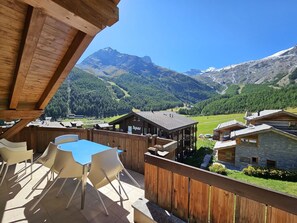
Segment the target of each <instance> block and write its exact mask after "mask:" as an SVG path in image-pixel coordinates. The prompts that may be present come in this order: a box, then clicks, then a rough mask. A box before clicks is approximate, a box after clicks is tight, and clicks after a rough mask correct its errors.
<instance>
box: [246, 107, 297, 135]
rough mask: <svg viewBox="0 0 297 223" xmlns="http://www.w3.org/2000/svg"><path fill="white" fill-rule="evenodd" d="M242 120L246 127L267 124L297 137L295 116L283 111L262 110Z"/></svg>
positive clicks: (296, 115)
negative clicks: (244, 121)
mask: <svg viewBox="0 0 297 223" xmlns="http://www.w3.org/2000/svg"><path fill="white" fill-rule="evenodd" d="M244 118H245V120H246V124H247V125H250V124H251V125H261V124H267V125H270V126H273V127H275V128H277V129H280V130H283V131H286V132H289V133H291V134H294V135H297V114H293V113H290V112H287V111H283V110H264V111H259V112H256V113H251V114H249V113H247V114H246V116H245V117H244Z"/></svg>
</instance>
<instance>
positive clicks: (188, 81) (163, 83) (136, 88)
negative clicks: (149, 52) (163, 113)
mask: <svg viewBox="0 0 297 223" xmlns="http://www.w3.org/2000/svg"><path fill="white" fill-rule="evenodd" d="M77 67H78V68H80V69H82V70H84V71H86V72H89V73H92V74H93V75H95V76H97V77H99V78H101V79H102V80H105V81H107V82H110V83H113V84H114V85H116V86H118V87H119V88H121V89H123V90H125V91H126V92H127V93H128V94H129V96H127V97H126V98H125V100H127V101H128V102H130V103H131V105H132V106H133V107H136V108H137V106H138V107H139V105H138V103H141V104H143V103H146V104H148V106H146V109H148V107H149V106H150V104H151V102H150V101H155V102H156V101H159V100H160V98H159V99H158V98H156V95H162V96H163V97H164V98H165V97H167V98H168V101H169V103H171V102H174V103H173V104H172V106H176V105H177V104H179V105H181V104H184V103H196V102H198V101H202V100H205V99H207V98H209V97H210V96H211V95H213V94H215V90H214V89H213V88H211V87H209V86H207V85H206V84H203V83H201V82H200V81H198V80H195V79H193V78H191V77H189V76H187V75H184V74H181V73H178V72H175V71H172V70H170V69H166V68H163V67H161V66H158V65H156V64H154V63H153V62H152V60H151V58H150V57H148V56H145V57H138V56H134V55H129V54H123V53H120V52H118V51H116V50H114V49H112V48H105V49H102V50H99V51H97V52H95V53H94V54H92V55H90V56H89V57H87V58H86V59H85V60H83V61H82V62H81V63H80V64H78V65H77ZM162 96H161V98H163V97H162ZM131 100H132V101H131ZM170 101H171V102H170ZM166 104H167V105H166V107H170V106H169V105H168V102H167V103H166ZM142 107H143V106H142Z"/></svg>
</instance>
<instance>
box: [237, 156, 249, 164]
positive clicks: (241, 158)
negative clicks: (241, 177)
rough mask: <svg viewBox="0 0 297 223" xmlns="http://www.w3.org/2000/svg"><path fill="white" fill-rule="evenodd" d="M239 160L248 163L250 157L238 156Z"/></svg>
mask: <svg viewBox="0 0 297 223" xmlns="http://www.w3.org/2000/svg"><path fill="white" fill-rule="evenodd" d="M239 161H240V162H242V163H250V162H251V161H250V158H249V157H243V156H242V157H240V158H239Z"/></svg>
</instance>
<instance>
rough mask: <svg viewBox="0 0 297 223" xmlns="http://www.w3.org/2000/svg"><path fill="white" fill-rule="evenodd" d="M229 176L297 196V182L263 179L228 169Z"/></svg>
mask: <svg viewBox="0 0 297 223" xmlns="http://www.w3.org/2000/svg"><path fill="white" fill-rule="evenodd" d="M228 177H231V178H233V179H236V180H239V181H243V182H246V183H250V184H254V185H257V186H260V187H263V188H268V189H271V190H275V191H279V192H282V193H286V194H290V195H294V196H297V183H296V182H288V181H281V180H272V179H263V178H258V177H252V176H247V175H245V174H244V173H242V172H239V171H228Z"/></svg>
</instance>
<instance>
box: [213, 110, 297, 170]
mask: <svg viewBox="0 0 297 223" xmlns="http://www.w3.org/2000/svg"><path fill="white" fill-rule="evenodd" d="M245 119H246V120H247V126H246V128H241V129H238V130H233V131H230V138H229V139H227V138H226V137H222V136H224V134H223V133H221V135H219V136H220V137H219V139H220V141H217V142H216V144H215V147H214V149H215V151H216V153H217V159H218V161H219V162H222V163H227V164H232V165H234V166H236V167H245V166H247V165H255V166H262V167H275V168H280V169H288V170H293V169H297V157H296V153H297V134H296V132H297V131H296V130H297V128H296V124H295V123H297V115H295V114H292V113H289V112H286V111H282V110H265V111H261V112H257V113H253V114H247V115H246V116H245ZM234 123H235V122H234ZM220 126H228V125H227V124H226V123H225V124H224V123H223V124H220V125H219V126H218V127H217V128H216V129H215V130H214V132H215V131H217V130H218V129H220ZM231 126H232V125H231ZM227 129H228V128H227ZM229 130H230V129H229Z"/></svg>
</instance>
